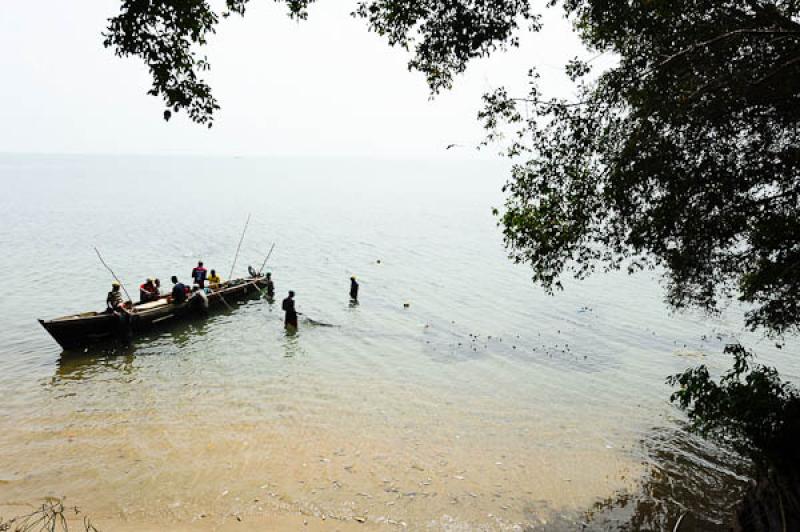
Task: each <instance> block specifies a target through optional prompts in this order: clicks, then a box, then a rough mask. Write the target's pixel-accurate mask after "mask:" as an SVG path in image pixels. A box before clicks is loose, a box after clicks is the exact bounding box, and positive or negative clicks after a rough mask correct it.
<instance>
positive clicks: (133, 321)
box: [39, 277, 266, 349]
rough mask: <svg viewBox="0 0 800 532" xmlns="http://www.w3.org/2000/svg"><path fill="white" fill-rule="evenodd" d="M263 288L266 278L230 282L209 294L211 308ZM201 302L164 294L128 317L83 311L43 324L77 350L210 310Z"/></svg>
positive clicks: (135, 308) (139, 305)
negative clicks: (177, 299) (180, 300)
mask: <svg viewBox="0 0 800 532" xmlns="http://www.w3.org/2000/svg"><path fill="white" fill-rule="evenodd" d="M263 287H266V282H265V281H264V277H248V278H245V279H234V280H231V281H228V282H226V283H223V284H222V285H220V287H219V288H218V289H217V290H212V291H211V293H209V294H208V307H209V309H212V308H214V307H219V306H223V305H227V302H228V301H233V300H237V299H241V298H242V297H243V296H248V295H254V294H256V293H260V291H261V288H263ZM198 303H199V302H198V300H197V299H192V298H191V297H190V299H189V300H188V301H186V302H184V303H180V304H175V303H171V302H170V301H169V298H167V297H166V296H164V297H161V298H159V299H157V300H156V301H149V302H147V303H137V304H135V305H133V306H132V307H131V309H130V310H131V313H130V316H127V317H126V316H122V317H121V316H118V315H115V314H113V313H111V312H83V313H80V314H70V315H69V316H61V317H60V318H54V319H52V320H39V323H41V324H42V327H44V328H45V330H46V331H47V332H48V333H50V336H52V337H53V339H54V340H55V341H56V342H58V344H59V345H60V346H61V347H62V348H64V349H76V348H81V347H85V346H87V345H89V344H93V343H97V342H102V341H104V340H109V339H113V338H125V339H127V338H129V337H130V336H131V335H132V334H136V333H138V332H141V331H146V330H148V329H151V328H153V327H155V326H157V325H158V324H160V323H164V322H172V321H175V320H179V319H186V318H189V317H191V316H197V315H202V314H203V313H205V312H206V309H205V308H204V307H203V306H202V305H200V304H198Z"/></svg>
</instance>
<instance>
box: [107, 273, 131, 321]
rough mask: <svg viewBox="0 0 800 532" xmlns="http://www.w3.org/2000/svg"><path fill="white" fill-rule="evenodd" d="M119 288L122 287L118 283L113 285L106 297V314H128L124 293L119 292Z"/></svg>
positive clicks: (115, 282)
mask: <svg viewBox="0 0 800 532" xmlns="http://www.w3.org/2000/svg"><path fill="white" fill-rule="evenodd" d="M119 288H120V285H119V283H118V282H117V281H114V282H113V283H111V291H110V292H109V293H108V295H107V296H106V312H114V313H117V312H124V313H126V314H127V312H128V310H127V309H126V308H125V303H124V302H123V301H122V292H120V291H119Z"/></svg>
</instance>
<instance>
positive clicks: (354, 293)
mask: <svg viewBox="0 0 800 532" xmlns="http://www.w3.org/2000/svg"><path fill="white" fill-rule="evenodd" d="M350 299H352V300H353V301H358V282H357V281H356V278H355V276H353V277H351V278H350Z"/></svg>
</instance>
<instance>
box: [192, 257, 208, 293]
mask: <svg viewBox="0 0 800 532" xmlns="http://www.w3.org/2000/svg"><path fill="white" fill-rule="evenodd" d="M206 274H207V270H206V269H205V268H204V267H203V261H202V260H201V261H199V262H198V263H197V267H195V268H194V269H193V270H192V279H193V280H194V284H196V285H197V286H199V287H200V288H204V287H205V286H206Z"/></svg>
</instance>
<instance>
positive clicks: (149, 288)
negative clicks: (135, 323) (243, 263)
mask: <svg viewBox="0 0 800 532" xmlns="http://www.w3.org/2000/svg"><path fill="white" fill-rule="evenodd" d="M191 277H192V280H193V282H194V283H193V285H192V288H191V289H190V288H189V287H188V286H186V285H185V284H183V283H182V282H180V281H179V280H178V277H177V276H176V275H173V276H172V291H171V292H170V293H169V294H167V301H169V302H171V303H175V304H182V303H185V302H186V301H187V300H188V299H189V298H190V297H192V298H197V299H198V301H199V303H200V305H201V306H202V307H203V308H205V309H207V308H208V293H210V292H211V291H213V290H216V289H218V288H219V287H220V286H221V284H222V279H221V278H220V276H219V275H217V272H216V271H215V270H211V271H208V270H206V268H205V267H204V266H203V261H199V262H198V263H197V266H195V267H194V268H193V269H192V273H191ZM206 283H208V287H206ZM264 284H265V285H266V290H265V293H266V296H267V298H268V299H270V300H271V299H272V298H273V297H274V296H275V284H274V282H273V281H272V274H271V273H267V274H266V276H265V278H264ZM164 295H165V294H162V293H161V281H159V280H158V279H156V278H152V277H151V278H148V279H147V280H146V281H145V282H144V283H142V284H141V285H140V286H139V302H140V303H147V302H150V301H156V300H158V299H161V298H162V297H164ZM350 299H351V301H354V302H356V301H358V282H357V281H356V278H355V277H350ZM131 305H132V304H131V302H125V301H124V299H123V297H122V293H121V292H120V284H119V282H117V281H114V282H113V283H111V291H110V292H109V293H108V295H107V296H106V311H107V312H113V313H115V314H120V313H124V314H126V315H129V314H130V312H131V310H130V309H131ZM281 308H282V309H283V311H284V313H285V316H284V327H285V328H286V329H287V330H297V315H298V314H299V313H298V312H297V310H296V309H295V301H294V291H293V290H289V295H288V296H287V297H286V298H285V299H284V300H283V302H282V303H281Z"/></svg>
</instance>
